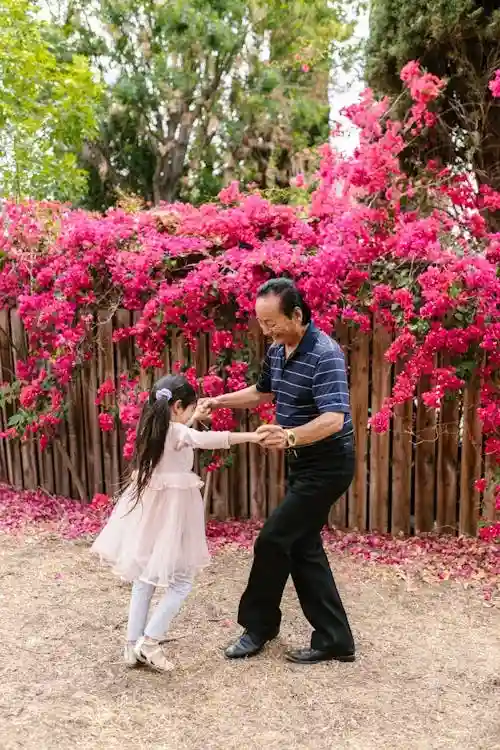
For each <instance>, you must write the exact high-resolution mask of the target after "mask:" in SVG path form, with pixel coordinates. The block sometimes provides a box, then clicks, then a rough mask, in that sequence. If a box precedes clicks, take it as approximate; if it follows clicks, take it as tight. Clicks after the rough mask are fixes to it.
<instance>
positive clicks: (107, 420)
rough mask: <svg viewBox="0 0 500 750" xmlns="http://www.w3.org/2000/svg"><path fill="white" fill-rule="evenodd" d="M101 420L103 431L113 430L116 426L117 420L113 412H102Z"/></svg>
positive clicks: (100, 424)
mask: <svg viewBox="0 0 500 750" xmlns="http://www.w3.org/2000/svg"><path fill="white" fill-rule="evenodd" d="M98 420H99V427H100V428H101V430H102V431H103V432H112V430H114V428H115V420H114V419H113V417H112V416H111V414H106V413H105V412H101V414H99V417H98Z"/></svg>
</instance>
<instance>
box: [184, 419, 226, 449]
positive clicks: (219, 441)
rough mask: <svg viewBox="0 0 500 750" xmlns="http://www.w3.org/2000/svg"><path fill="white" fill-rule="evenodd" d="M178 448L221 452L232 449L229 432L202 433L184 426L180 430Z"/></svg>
mask: <svg viewBox="0 0 500 750" xmlns="http://www.w3.org/2000/svg"><path fill="white" fill-rule="evenodd" d="M179 433H180V434H179V442H178V443H177V448H178V449H179V448H187V447H189V448H199V449H200V450H220V449H226V450H227V449H228V448H230V447H231V446H230V443H229V435H230V433H229V432H222V431H221V432H215V431H214V432H212V431H209V432H200V431H199V430H193V429H192V428H191V427H186V426H185V425H182V429H181V430H179Z"/></svg>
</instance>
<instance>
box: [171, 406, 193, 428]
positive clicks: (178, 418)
mask: <svg viewBox="0 0 500 750" xmlns="http://www.w3.org/2000/svg"><path fill="white" fill-rule="evenodd" d="M195 409H196V401H195V402H194V403H193V404H189V406H186V408H185V409H184V407H183V406H182V403H181V402H180V401H175V403H173V404H172V406H171V407H170V413H171V414H172V421H173V422H180V423H181V424H186V423H187V422H189V420H190V419H191V418H192V416H193V414H194V412H195Z"/></svg>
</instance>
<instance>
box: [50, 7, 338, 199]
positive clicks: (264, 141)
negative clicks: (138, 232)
mask: <svg viewBox="0 0 500 750" xmlns="http://www.w3.org/2000/svg"><path fill="white" fill-rule="evenodd" d="M49 4H50V3H49ZM54 21H55V22H54V26H53V29H54V38H55V39H56V42H55V43H56V45H57V48H58V50H59V54H63V51H65V54H68V53H74V52H78V53H81V54H84V55H86V56H87V57H88V59H89V60H91V61H92V64H93V65H94V66H96V67H98V68H99V69H100V70H101V71H102V74H103V76H104V77H105V79H106V81H107V92H106V101H105V107H104V109H103V112H102V116H101V125H100V133H99V138H97V139H95V142H94V143H93V144H92V146H91V147H90V146H88V147H86V148H85V149H84V151H83V164H85V166H86V167H87V168H88V169H89V170H90V173H91V178H90V196H89V204H90V205H91V206H92V207H94V208H100V207H102V206H103V205H109V204H110V203H113V202H115V201H116V194H117V189H118V188H119V189H121V190H122V191H124V192H127V193H133V194H136V195H140V196H141V197H143V198H144V199H145V200H147V201H152V202H155V203H158V202H160V201H172V200H175V199H176V198H177V197H179V196H180V197H182V198H188V199H189V200H191V201H192V202H195V203H200V202H203V201H206V200H210V199H212V198H213V196H214V195H215V194H216V193H217V192H218V191H219V190H220V188H221V187H222V186H223V185H224V184H226V183H227V182H228V181H229V180H231V179H242V180H244V181H247V182H251V181H254V182H256V183H257V184H259V186H260V187H262V188H267V187H272V186H275V185H277V186H280V187H287V186H289V184H290V177H291V175H292V174H293V171H294V168H295V167H294V164H293V159H294V155H295V154H296V153H297V152H298V151H301V150H302V149H303V148H306V147H310V146H315V145H317V144H319V143H323V142H324V141H325V140H326V138H327V136H328V115H329V106H328V84H329V76H330V69H331V60H332V43H333V42H334V41H335V40H344V39H347V38H349V36H350V35H351V33H352V26H351V25H350V24H349V23H347V22H346V20H345V13H344V7H343V5H342V3H341V1H340V0H334V2H332V1H331V0H310V1H309V2H306V1H305V0H293V2H287V3H285V2H280V1H279V0H271V1H269V0H218V2H213V0H192V1H191V2H188V1H186V0H174V1H170V2H163V3H158V2H153V0H142V1H141V2H137V0H102V2H83V0H75V1H74V2H72V3H71V4H70V6H69V11H68V15H67V17H66V18H64V19H61V18H58V19H54Z"/></svg>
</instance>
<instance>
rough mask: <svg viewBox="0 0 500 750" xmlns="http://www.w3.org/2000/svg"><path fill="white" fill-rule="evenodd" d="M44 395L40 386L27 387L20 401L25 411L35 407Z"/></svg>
mask: <svg viewBox="0 0 500 750" xmlns="http://www.w3.org/2000/svg"><path fill="white" fill-rule="evenodd" d="M41 394H42V389H41V388H40V386H38V385H27V386H25V387H24V388H23V389H22V390H21V393H20V395H19V401H20V403H21V406H24V408H25V409H31V408H32V407H33V406H35V404H36V402H37V400H38V398H39V396H41Z"/></svg>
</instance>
